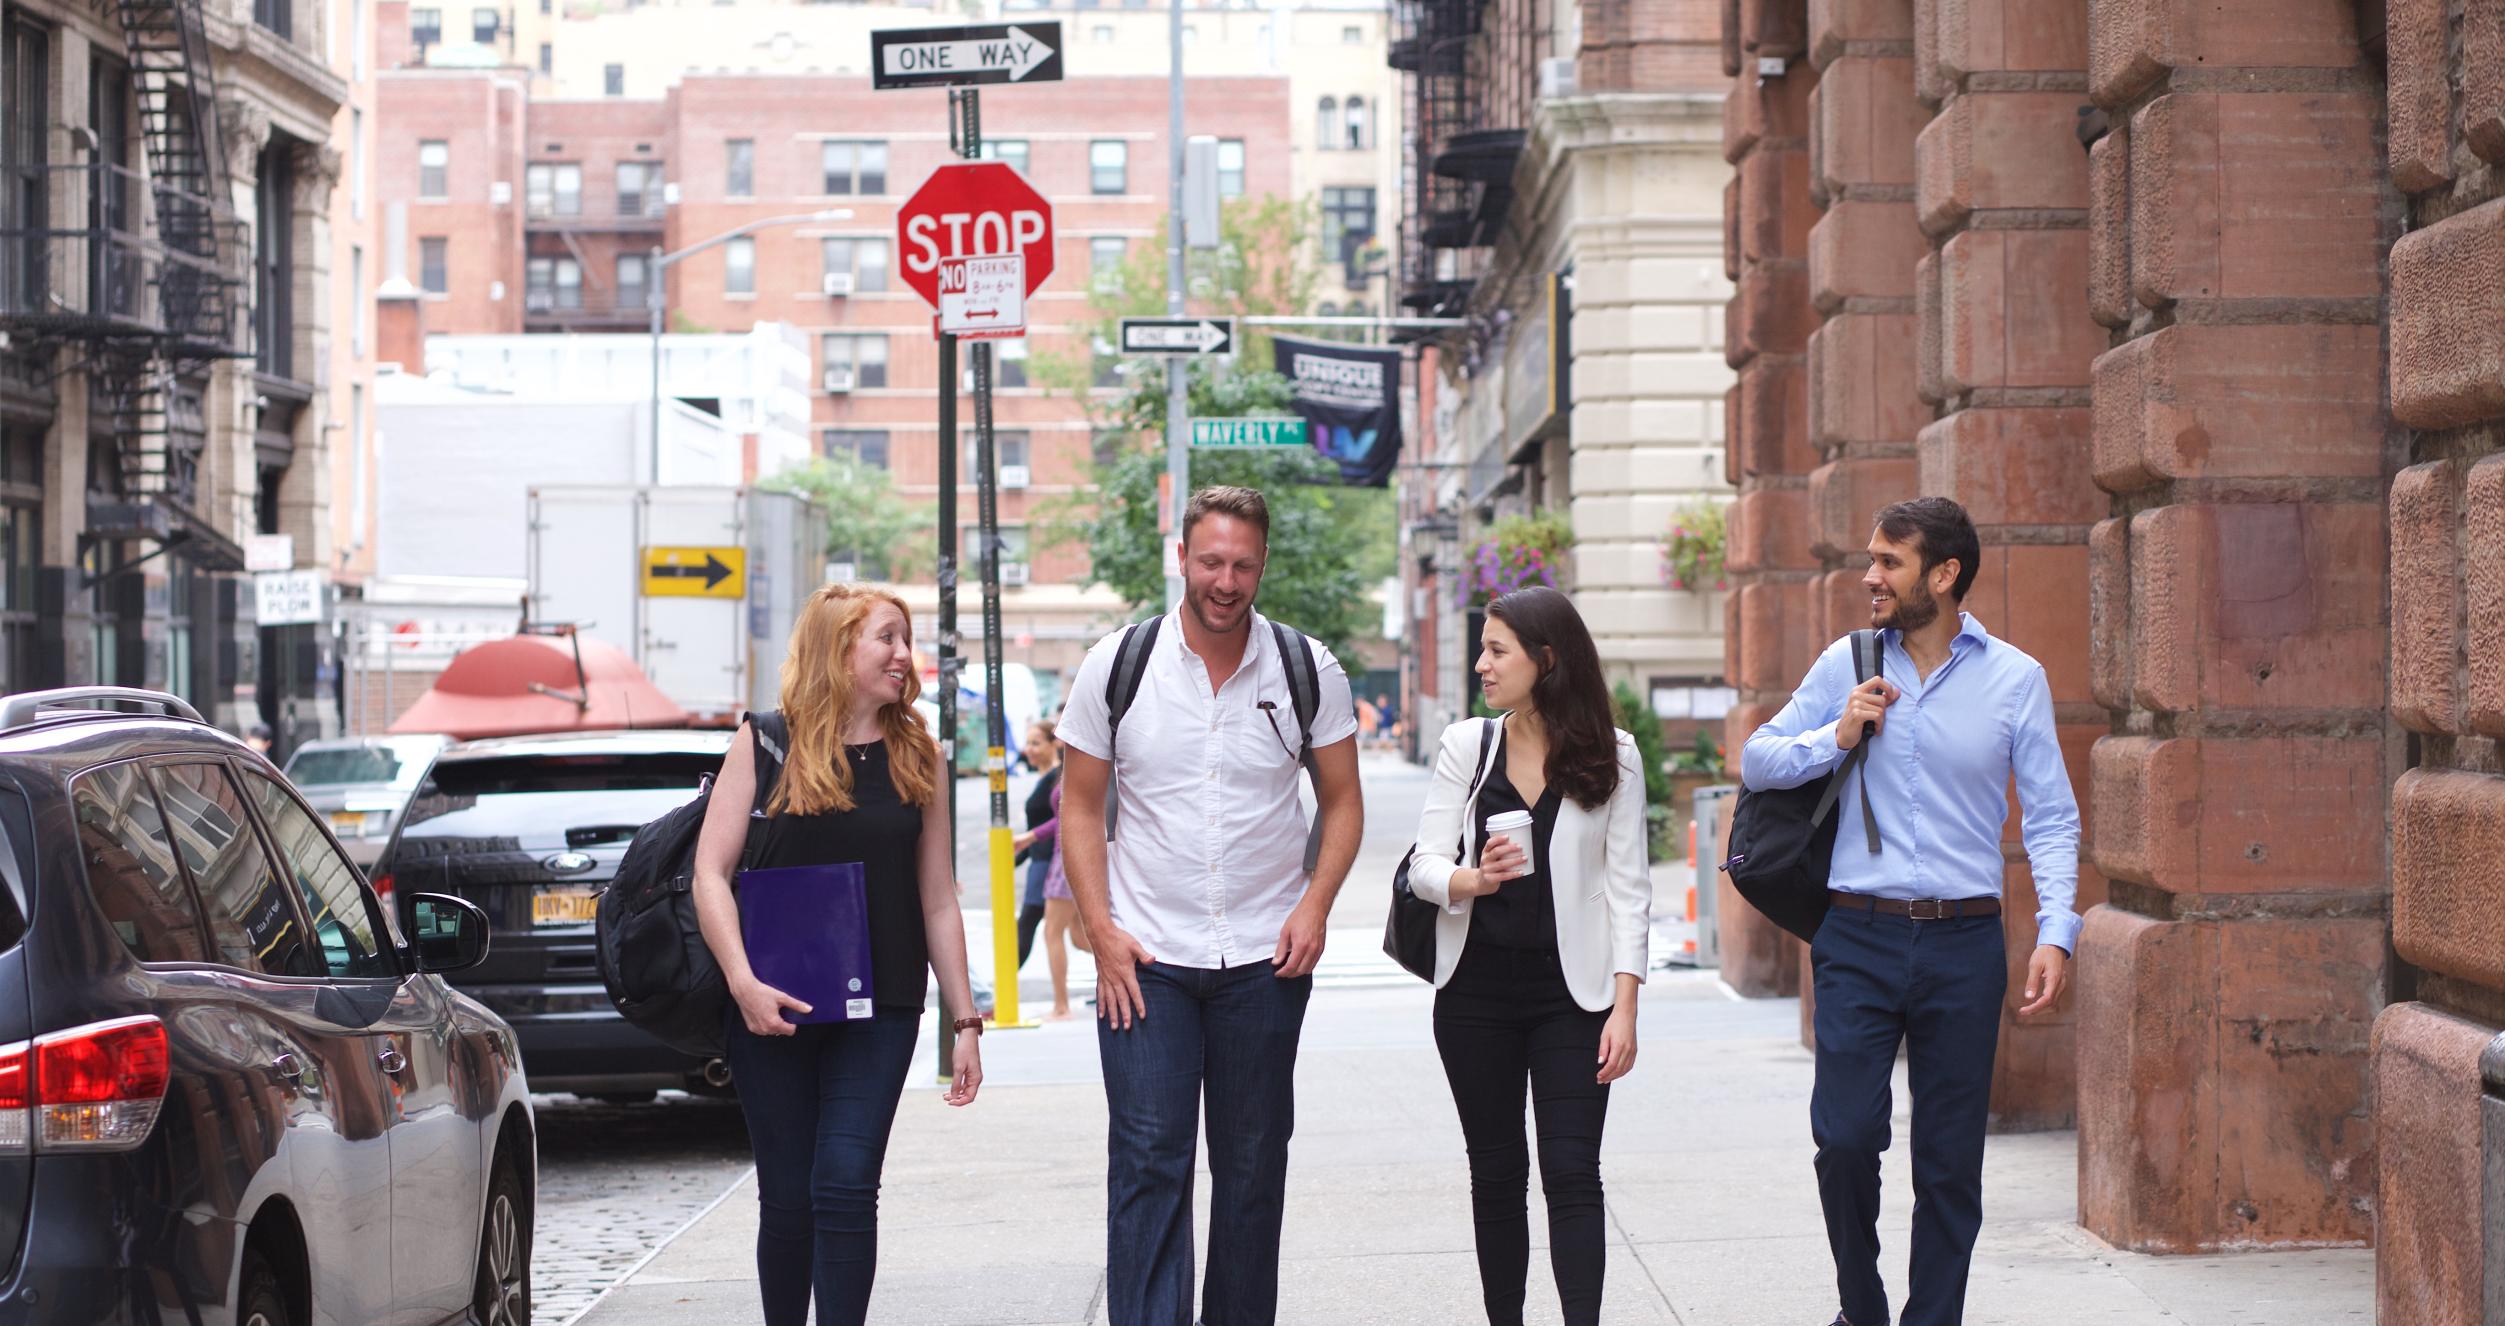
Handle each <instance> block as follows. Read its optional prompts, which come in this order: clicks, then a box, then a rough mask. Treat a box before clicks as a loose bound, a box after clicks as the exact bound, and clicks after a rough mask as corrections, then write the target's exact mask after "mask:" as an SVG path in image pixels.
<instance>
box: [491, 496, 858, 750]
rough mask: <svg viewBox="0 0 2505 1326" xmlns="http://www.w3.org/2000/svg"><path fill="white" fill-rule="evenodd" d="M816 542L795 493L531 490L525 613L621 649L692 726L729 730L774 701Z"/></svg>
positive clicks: (819, 537)
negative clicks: (744, 715)
mask: <svg viewBox="0 0 2505 1326" xmlns="http://www.w3.org/2000/svg"><path fill="white" fill-rule="evenodd" d="M824 539H825V531H824V518H823V517H822V516H821V515H820V514H819V512H818V508H817V507H816V505H815V504H813V503H811V502H809V501H808V500H807V499H805V498H802V497H798V496H796V495H794V494H791V493H777V492H767V491H764V490H761V489H757V488H729V487H721V488H702V487H675V486H673V487H666V488H651V487H642V486H635V485H623V484H620V485H579V486H574V485H558V484H539V485H534V486H533V487H532V488H531V490H530V570H529V582H530V590H529V593H530V600H529V602H530V617H531V620H532V621H533V622H538V623H564V622H571V623H574V624H575V625H576V626H577V627H579V628H580V629H581V631H582V632H583V634H585V635H588V636H592V637H594V638H596V639H601V640H606V641H608V642H610V643H611V644H614V645H616V646H618V647H619V648H621V649H624V650H626V651H627V652H628V653H629V654H631V655H633V656H634V658H635V661H636V662H637V663H638V664H640V665H641V666H642V667H643V670H644V674H645V675H646V676H648V677H650V678H651V679H652V682H653V684H654V685H656V686H658V687H660V688H661V691H662V693H663V694H665V695H667V696H669V697H670V698H671V699H672V700H674V701H676V702H677V703H678V705H679V707H680V708H682V709H685V710H687V711H688V712H689V713H690V714H693V715H694V716H695V717H696V721H697V722H699V723H703V724H708V725H709V724H715V723H733V722H737V721H738V719H739V715H740V712H741V711H742V710H747V709H768V708H772V707H773V706H774V704H775V700H776V692H777V689H778V685H779V672H780V669H781V667H782V662H783V649H784V644H785V642H786V641H787V640H789V639H790V636H791V628H792V622H793V620H794V619H795V618H796V617H797V616H798V614H799V611H800V607H801V604H802V603H804V602H806V601H807V599H808V596H809V594H810V592H811V591H813V590H815V589H816V588H817V587H818V585H819V584H820V583H821V582H822V581H823V580H824V578H825V574H824V567H825V557H824V552H823V544H824Z"/></svg>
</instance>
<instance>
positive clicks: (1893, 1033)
mask: <svg viewBox="0 0 2505 1326" xmlns="http://www.w3.org/2000/svg"><path fill="white" fill-rule="evenodd" d="M1869 551H1870V569H1869V571H1868V572H1867V573H1865V574H1864V575H1863V576H1862V586H1863V588H1864V589H1866V590H1868V591H1869V594H1870V624H1871V625H1872V626H1873V627H1876V628H1878V629H1879V632H1880V637H1879V638H1880V645H1881V649H1882V655H1881V657H1882V660H1883V666H1882V667H1881V669H1880V675H1879V676H1876V677H1873V678H1871V679H1869V680H1868V681H1864V682H1860V683H1858V684H1856V683H1855V681H1854V669H1853V660H1852V640H1851V637H1849V636H1848V637H1846V638H1844V639H1842V640H1838V641H1836V642H1835V643H1834V644H1832V645H1829V646H1828V647H1827V650H1826V652H1825V653H1823V654H1821V655H1819V657H1818V661H1817V662H1816V663H1815V664H1813V665H1811V667H1810V669H1809V675H1808V676H1807V677H1806V678H1805V679H1803V680H1802V682H1801V684H1800V689H1799V690H1797V691H1794V692H1793V693H1792V700H1791V703H1789V704H1787V705H1785V706H1784V707H1783V711H1782V712H1781V713H1779V714H1776V715H1775V716H1774V718H1773V719H1772V720H1771V721H1769V722H1767V723H1766V725H1765V726H1763V727H1760V728H1759V729H1757V731H1756V733H1755V735H1753V736H1751V737H1750V738H1749V739H1748V744H1747V746H1746V747H1745V748H1744V749H1743V751H1742V752H1741V779H1742V781H1743V782H1744V783H1745V784H1746V785H1747V786H1748V787H1750V788H1755V789H1763V788H1783V787H1798V786H1800V785H1801V784H1803V783H1806V782H1808V781H1809V780H1811V779H1813V778H1816V777H1818V776H1819V775H1821V774H1824V773H1827V772H1829V771H1831V770H1833V769H1834V768H1835V767H1836V766H1837V765H1839V764H1841V763H1842V762H1843V760H1844V756H1845V754H1846V753H1847V752H1849V751H1851V750H1852V749H1853V748H1854V747H1855V746H1857V745H1859V744H1860V743H1862V742H1864V741H1870V742H1875V743H1877V744H1875V745H1873V746H1872V747H1871V748H1870V754H1869V755H1868V756H1867V757H1866V758H1865V759H1864V761H1863V763H1862V765H1861V767H1860V769H1859V770H1858V771H1856V773H1855V774H1854V775H1853V776H1854V777H1855V778H1857V779H1859V781H1860V784H1861V786H1860V787H1859V788H1854V787H1851V786H1847V787H1846V788H1845V789H1844V790H1843V796H1842V797H1841V798H1840V799H1839V801H1840V803H1849V802H1850V801H1851V800H1852V799H1853V798H1854V797H1855V796H1862V797H1866V798H1867V799H1868V803H1869V805H1870V808H1871V809H1872V810H1873V811H1875V812H1876V815H1877V821H1878V837H1877V840H1876V841H1866V835H1864V834H1863V833H1862V832H1860V831H1859V830H1857V829H1855V828H1853V827H1851V826H1850V825H1847V827H1845V828H1844V830H1843V831H1842V832H1839V833H1838V834H1837V835H1836V838H1835V855H1834V862H1833V866H1832V869H1831V872H1830V874H1829V875H1828V884H1829V886H1830V888H1831V889H1832V892H1831V894H1830V895H1829V897H1830V902H1831V905H1830V907H1829V909H1828V911H1827V915H1826V919H1825V921H1824V922H1823V923H1821V924H1820V925H1819V927H1818V931H1817V935H1816V937H1815V938H1814V939H1813V940H1812V941H1811V943H1810V946H1809V964H1810V974H1811V979H1812V983H1813V986H1814V989H1815V993H1816V998H1817V1011H1816V1016H1815V1019H1814V1023H1815V1033H1816V1040H1817V1081H1816V1085H1815V1086H1814V1087H1813V1088H1812V1089H1811V1092H1810V1100H1809V1127H1810V1135H1811V1137H1812V1138H1813V1139H1814V1140H1815V1141H1816V1143H1817V1147H1818V1156H1817V1171H1818V1200H1819V1203H1820V1204H1821V1205H1822V1206H1823V1207H1824V1208H1825V1210H1826V1224H1827V1246H1828V1248H1829V1250H1830V1251H1831V1252H1832V1253H1833V1255H1834V1258H1835V1286H1836V1294H1837V1297H1838V1298H1839V1299H1840V1300H1841V1308H1842V1311H1841V1314H1840V1315H1839V1316H1838V1317H1837V1318H1836V1323H1837V1326H1887V1324H1888V1322H1889V1321H1890V1320H1891V1318H1890V1317H1889V1316H1888V1299H1887V1286H1886V1284H1885V1283H1883V1282H1882V1281H1881V1280H1880V1278H1879V1239H1878V1231H1877V1224H1878V1218H1879V1156H1880V1154H1881V1153H1882V1152H1884V1151H1886V1150H1887V1148H1888V1142H1889V1119H1890V1118H1891V1116H1892V1114H1893V1108H1894V1107H1893V1104H1892V1102H1891V1099H1890V1091H1889V1080H1890V1077H1891V1075H1892V1074H1893V1072H1894V1070H1895V1067H1896V1055H1897V1048H1898V1046H1899V1045H1902V1046H1904V1048H1905V1051H1906V1059H1907V1066H1908V1076H1907V1085H1908V1086H1909V1087H1910V1088H1911V1090H1912V1093H1913V1166H1914V1174H1913V1178H1914V1210H1913V1241H1912V1248H1911V1258H1912V1265H1911V1275H1910V1280H1909V1283H1908V1285H1907V1289H1906V1294H1905V1314H1904V1316H1903V1317H1902V1318H1900V1319H1896V1320H1899V1321H1900V1322H1901V1323H1902V1326H1955V1323H1957V1322H1960V1321H1963V1320H1964V1317H1965V1306H1966V1270H1967V1265H1968V1263H1969V1262H1970V1261H1971V1259H1972V1257H1973V1254H1974V1241H1975V1235H1976V1234H1977V1232H1978V1231H1979V1230H1980V1229H1981V1228H1982V1223H1983V1134H1984V1128H1985V1125H1986V1124H1987V1123H1988V1122H1989V1121H1990V1118H1991V1098H1992V1059H1993V1052H1994V1050H1995V1049H1996V1048H1997V1046H1998V1043H1999V1037H2000V1019H2001V1003H2002V999H2003V996H2004V995H2006V994H2007V993H2008V986H2009V959H2008V956H2007V951H2006V947H2005V942H2006V941H2004V939H2003V938H2002V934H2001V879H2002V875H2003V871H2004V868H2005V865H2006V860H2005V858H2004V856H2003V854H2002V849H2001V833H2002V828H2003V826H2004V825H2005V824H2006V822H2007V821H2008V818H2009V793H2008V789H2009V787H2010V785H2011V781H2012V779H2013V777H2014V779H2015V780H2016V785H2017V789H2018V796H2019V799H2020V801H2021V802H2022V803H2023V804H2024V806H2025V820H2024V838H2025V841H2026V849H2027V864H2028V866H2029V867H2030V869H2031V871H2032V873H2033V875H2034V879H2035V896H2036V907H2037V911H2036V916H2035V934H2036V946H2035V951H2034V953H2033V955H2032V956H2031V957H2030V958H2029V959H2028V961H2027V984H2026V1003H2025V1004H2024V1005H2023V1006H2022V1007H2021V1008H2020V1009H2019V1010H2018V1015H2019V1016H2020V1017H2032V1016H2034V1015H2035V1014H2038V1013H2041V1012H2043V1011H2045V1010H2046V1009H2049V1008H2051V1007H2052V1006H2053V1003H2054V1001H2055V1000H2057V999H2059V998H2060V997H2061V992H2062V988H2063V986H2064V985H2065V984H2066V983H2067V977H2068V971H2069V963H2070V954H2071V952H2072V950H2073V949H2074V947H2075V946H2076V944H2077V942H2078V935H2079V916H2078V913H2077V912H2076V911H2074V910H2072V901H2073V899H2074V898H2075V897H2076V895H2077V890H2078V863H2079V807H2078V802H2077V800H2076V799H2075V797H2074V796H2073V794H2072V792H2071V787H2070V774H2069V771H2068V769H2067V767H2066V766H2065V765H2064V764H2063V762H2062V755H2061V743H2060V741H2059V739H2058V733H2057V732H2056V730H2055V728H2054V726H2053V697H2052V691H2051V689H2050V687H2049V686H2048V685H2047V684H2046V682H2045V679H2044V667H2043V665H2042V664H2040V663H2038V662H2036V661H2035V660H2034V659H2032V658H2030V657H2028V656H2027V655H2026V654H2025V653H2024V652H2022V651H2020V650H2019V649H2017V648H2016V647H2014V646H2011V645H2009V644H2006V643H2003V642H2002V641H1999V640H1995V639H1993V638H1992V635H1991V633H1990V632H1989V631H1986V630H1985V629H1984V627H1983V623H1982V622H1979V621H1977V620H1975V619H1974V618H1973V617H1972V616H1971V615H1969V614H1967V613H1966V612H1964V611H1963V604H1964V602H1965V598H1966V593H1967V591H1968V590H1969V589H1971V588H1972V587H1973V585H1974V581H1975V575H1976V573H1977V571H1979V570H1980V569H1981V566H1982V558H1983V548H1982V543H1981V541H1980V540H1979V539H1977V538H1976V536H1975V531H1974V523H1973V522H1972V521H1971V520H1969V519H1968V518H1967V516H1966V512H1965V509H1964V508H1962V507H1960V506H1958V505H1957V504H1956V503H1955V502H1952V501H1949V500H1948V499H1947V498H1944V497H1924V498H1917V499H1915V500H1914V501H1910V502H1899V503H1897V504H1896V505H1894V506H1891V507H1888V508H1887V509H1886V510H1884V511H1881V512H1880V513H1879V517H1878V528H1877V530H1876V531H1875V532H1874V533H1873V534H1872V535H1871V536H1870V549H1869ZM1899 705H1902V706H1903V708H1898V707H1897V706H1899Z"/></svg>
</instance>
